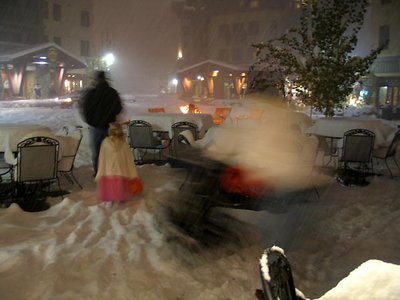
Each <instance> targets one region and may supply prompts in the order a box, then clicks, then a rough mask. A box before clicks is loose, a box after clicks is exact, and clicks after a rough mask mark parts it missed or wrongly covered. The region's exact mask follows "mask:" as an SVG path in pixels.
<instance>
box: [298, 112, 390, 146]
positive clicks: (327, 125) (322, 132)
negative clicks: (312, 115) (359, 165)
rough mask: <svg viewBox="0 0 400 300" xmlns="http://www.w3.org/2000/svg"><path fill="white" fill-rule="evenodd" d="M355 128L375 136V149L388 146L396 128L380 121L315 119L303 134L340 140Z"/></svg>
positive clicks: (344, 118)
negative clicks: (365, 130)
mask: <svg viewBox="0 0 400 300" xmlns="http://www.w3.org/2000/svg"><path fill="white" fill-rule="evenodd" d="M356 128H362V129H368V130H370V131H372V132H373V133H374V134H375V144H374V147H375V148H378V147H379V146H387V145H389V144H390V142H391V141H392V139H393V137H394V134H395V133H396V130H397V128H396V126H394V125H391V124H389V123H387V122H385V121H383V120H380V119H361V118H347V117H333V118H321V119H316V120H315V123H314V124H313V125H312V126H311V127H309V128H308V129H306V130H305V132H306V133H308V134H314V135H317V136H320V137H329V138H333V139H341V138H343V135H344V133H345V132H346V131H348V130H350V129H356Z"/></svg>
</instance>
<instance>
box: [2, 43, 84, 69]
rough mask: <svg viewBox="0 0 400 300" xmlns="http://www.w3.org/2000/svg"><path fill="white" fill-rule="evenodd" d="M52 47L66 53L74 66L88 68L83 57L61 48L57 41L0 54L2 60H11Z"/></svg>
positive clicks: (65, 55)
mask: <svg viewBox="0 0 400 300" xmlns="http://www.w3.org/2000/svg"><path fill="white" fill-rule="evenodd" d="M50 48H55V49H57V50H58V51H59V52H60V53H61V54H63V55H64V57H66V58H68V60H69V61H70V62H71V64H72V66H73V67H74V68H86V63H85V62H84V61H83V60H82V59H80V58H79V57H77V56H75V55H74V54H72V53H70V52H69V51H67V50H65V49H64V48H61V47H60V46H59V45H57V44H55V43H45V44H40V45H33V46H27V47H26V48H22V49H19V50H15V51H14V52H9V53H7V54H0V62H11V61H13V60H15V59H19V58H23V57H26V56H30V55H32V54H36V53H40V52H43V51H47V50H48V49H50Z"/></svg>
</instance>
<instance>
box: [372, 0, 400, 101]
mask: <svg viewBox="0 0 400 300" xmlns="http://www.w3.org/2000/svg"><path fill="white" fill-rule="evenodd" d="M370 9H371V14H370V16H371V28H370V32H371V36H372V47H373V48H376V47H378V46H380V45H383V44H384V43H386V42H387V41H388V44H387V46H386V47H385V49H384V50H383V51H382V52H381V54H380V55H379V56H378V58H377V59H376V61H375V62H374V64H373V66H372V68H371V71H372V74H371V76H370V78H369V81H368V84H369V87H370V88H371V94H372V95H371V97H370V101H371V104H376V105H388V106H391V107H396V106H398V107H399V108H400V95H399V88H400V34H399V29H400V18H399V16H398V13H397V12H398V11H400V1H398V0H372V3H371V7H370Z"/></svg>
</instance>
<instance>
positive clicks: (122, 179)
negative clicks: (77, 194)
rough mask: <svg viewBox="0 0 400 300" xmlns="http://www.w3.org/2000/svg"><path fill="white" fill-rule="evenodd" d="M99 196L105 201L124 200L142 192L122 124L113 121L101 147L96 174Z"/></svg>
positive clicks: (140, 182)
mask: <svg viewBox="0 0 400 300" xmlns="http://www.w3.org/2000/svg"><path fill="white" fill-rule="evenodd" d="M96 181H97V197H98V199H99V200H101V201H104V202H124V201H127V200H129V199H130V198H131V197H132V196H137V195H139V194H140V193H141V192H142V189H143V185H142V181H141V180H140V179H139V177H138V174H137V172H136V167H135V163H134V161H133V158H132V154H131V151H130V150H129V146H128V144H127V143H126V142H125V139H124V133H123V131H122V126H121V124H118V123H112V124H110V128H109V129H108V137H106V138H105V139H104V140H103V142H102V144H101V148H100V154H99V162H98V170H97V175H96Z"/></svg>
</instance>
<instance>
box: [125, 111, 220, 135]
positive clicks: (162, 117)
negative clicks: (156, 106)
mask: <svg viewBox="0 0 400 300" xmlns="http://www.w3.org/2000/svg"><path fill="white" fill-rule="evenodd" d="M132 120H143V121H146V122H149V123H150V124H151V125H153V130H156V131H168V132H169V136H170V137H172V124H174V123H176V122H182V121H185V122H192V123H194V124H196V125H197V126H198V127H199V137H200V138H202V137H203V136H204V134H205V132H207V130H208V129H209V128H211V127H213V126H214V125H215V124H214V122H213V118H212V115H210V114H170V113H158V114H138V115H134V116H132Z"/></svg>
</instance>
